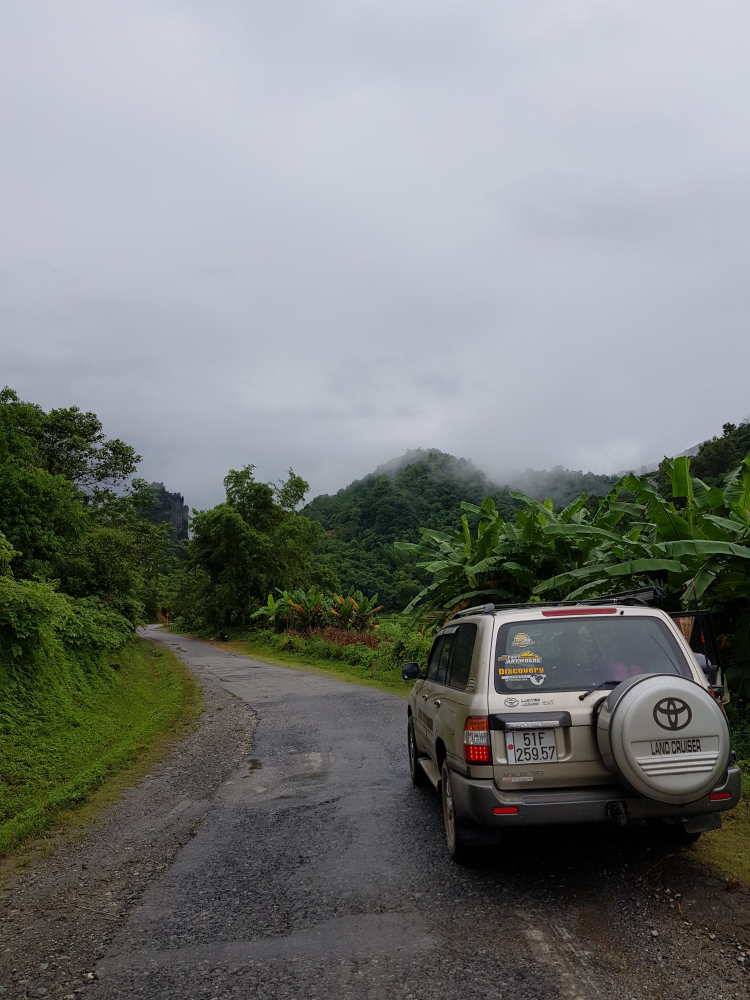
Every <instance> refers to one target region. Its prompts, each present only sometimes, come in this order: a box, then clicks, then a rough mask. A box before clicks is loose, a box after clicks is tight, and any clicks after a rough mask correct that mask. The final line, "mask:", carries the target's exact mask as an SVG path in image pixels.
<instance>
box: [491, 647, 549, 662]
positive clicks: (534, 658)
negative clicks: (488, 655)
mask: <svg viewBox="0 0 750 1000" xmlns="http://www.w3.org/2000/svg"><path fill="white" fill-rule="evenodd" d="M498 660H501V661H503V662H504V663H506V664H507V665H508V666H510V665H511V664H523V665H524V666H528V665H530V664H532V663H541V662H542V658H541V656H539V654H538V653H532V652H531V650H530V649H525V650H524V651H523V652H522V653H504V654H503V655H502V656H498Z"/></svg>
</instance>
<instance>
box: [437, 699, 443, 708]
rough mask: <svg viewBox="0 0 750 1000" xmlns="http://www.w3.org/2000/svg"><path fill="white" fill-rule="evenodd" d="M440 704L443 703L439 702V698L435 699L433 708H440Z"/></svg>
mask: <svg viewBox="0 0 750 1000" xmlns="http://www.w3.org/2000/svg"><path fill="white" fill-rule="evenodd" d="M442 704H443V703H442V701H441V700H440V699H439V698H436V699H435V708H440V706H441V705H442Z"/></svg>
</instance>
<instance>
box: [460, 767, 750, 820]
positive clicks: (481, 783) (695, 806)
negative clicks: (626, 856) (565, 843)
mask: <svg viewBox="0 0 750 1000" xmlns="http://www.w3.org/2000/svg"><path fill="white" fill-rule="evenodd" d="M451 788H452V790H453V799H454V803H455V808H456V813H457V815H458V816H460V817H462V818H465V819H470V820H473V821H474V822H475V823H478V824H479V825H480V826H489V827H494V828H496V829H507V828H508V827H512V826H541V825H545V824H556V823H612V822H614V821H616V820H615V819H614V817H615V816H616V815H618V814H619V815H620V816H624V817H626V819H627V822H628V823H631V822H632V823H635V822H638V821H639V820H647V819H665V820H667V821H669V820H670V819H671V820H674V821H676V822H682V821H684V820H691V819H692V818H693V817H706V819H705V820H699V819H696V820H695V822H694V823H691V824H690V826H691V828H693V827H694V828H695V829H696V830H698V829H713V828H715V827H716V826H717V825H719V822H720V821H719V819H718V816H717V817H716V819H715V820H714V819H713V817H714V814H716V813H721V812H724V811H725V810H727V809H733V808H734V807H735V806H736V805H737V803H738V802H739V801H740V796H741V793H742V773H741V771H740V769H739V768H738V767H736V766H735V765H730V767H729V768H728V769H727V772H726V775H725V776H724V779H723V781H722V782H721V783H720V784H718V785H717V786H716V788H715V789H714V790H713V792H712V793H711V794H715V793H717V792H724V793H726V792H728V793H729V798H726V799H718V800H711V799H710V798H709V797H708V796H707V795H706V796H705V797H704V798H702V799H698V800H697V801H696V802H690V803H688V804H687V805H684V806H672V805H667V804H666V803H664V802H655V801H653V800H652V799H645V798H642V797H641V796H638V795H634V794H633V793H632V792H630V791H628V790H627V789H626V788H624V787H623V786H622V785H596V786H593V787H591V788H565V789H555V788H549V789H539V790H538V791H524V792H505V791H500V789H499V788H498V787H497V785H496V784H495V782H494V781H492V780H489V779H486V780H478V779H475V778H467V777H465V776H464V775H462V774H459V773H458V772H457V771H452V772H451ZM613 803H620V804H621V805H622V807H624V810H625V812H624V813H623V812H622V809H621V807H620V806H618V805H614V806H613V805H612V804H613ZM503 807H504V808H509V807H510V808H512V807H515V808H517V809H518V812H517V813H510V814H508V813H506V814H503V815H498V814H496V813H495V811H494V810H495V809H497V808H503ZM712 820H713V821H712Z"/></svg>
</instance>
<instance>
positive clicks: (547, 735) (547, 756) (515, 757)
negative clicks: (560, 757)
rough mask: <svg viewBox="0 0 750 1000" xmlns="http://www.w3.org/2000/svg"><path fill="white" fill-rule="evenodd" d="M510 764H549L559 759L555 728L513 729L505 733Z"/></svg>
mask: <svg viewBox="0 0 750 1000" xmlns="http://www.w3.org/2000/svg"><path fill="white" fill-rule="evenodd" d="M505 737H506V739H505V748H506V750H507V751H508V763H509V764H542V763H544V764H549V763H550V762H552V761H555V760H557V743H556V742H555V730H554V729H512V730H508V731H506V733H505Z"/></svg>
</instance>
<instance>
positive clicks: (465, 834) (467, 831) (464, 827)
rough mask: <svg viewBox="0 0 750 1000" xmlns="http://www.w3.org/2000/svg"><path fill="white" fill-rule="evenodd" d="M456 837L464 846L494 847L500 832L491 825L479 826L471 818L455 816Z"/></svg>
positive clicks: (498, 839) (499, 837)
mask: <svg viewBox="0 0 750 1000" xmlns="http://www.w3.org/2000/svg"><path fill="white" fill-rule="evenodd" d="M456 826H457V829H456V833H457V834H458V839H459V841H460V842H461V844H463V845H464V846H466V847H494V846H495V845H496V844H499V843H500V840H501V838H502V833H501V831H500V830H497V829H495V828H494V827H491V826H481V825H480V824H479V823H475V822H474V821H473V820H471V819H465V818H463V817H456Z"/></svg>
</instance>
